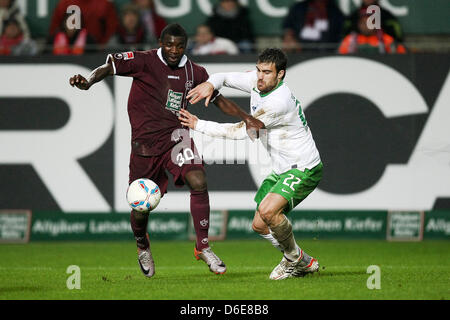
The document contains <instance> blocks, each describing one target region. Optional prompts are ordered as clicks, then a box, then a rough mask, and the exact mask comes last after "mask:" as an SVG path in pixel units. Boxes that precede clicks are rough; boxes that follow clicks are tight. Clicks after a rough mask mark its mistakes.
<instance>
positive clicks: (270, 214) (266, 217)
mask: <svg viewBox="0 0 450 320" xmlns="http://www.w3.org/2000/svg"><path fill="white" fill-rule="evenodd" d="M258 212H259V215H260V217H261V219H262V220H263V221H264V222H265V223H266V225H268V226H270V225H271V222H272V220H273V218H274V216H275V214H276V212H275V211H274V210H273V209H272V208H271V207H270V206H266V205H264V203H261V204H260V206H259V208H258Z"/></svg>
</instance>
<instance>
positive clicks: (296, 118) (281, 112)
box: [195, 70, 320, 174]
mask: <svg viewBox="0 0 450 320" xmlns="http://www.w3.org/2000/svg"><path fill="white" fill-rule="evenodd" d="M208 82H210V83H212V84H213V86H214V88H215V89H217V90H218V89H220V88H221V87H222V86H226V87H230V88H235V89H239V90H242V91H245V92H248V93H250V94H251V99H250V108H251V110H250V112H251V115H252V116H253V117H255V118H256V119H258V120H260V121H262V122H263V123H264V124H265V127H266V129H267V131H266V133H267V135H266V136H265V137H262V138H261V142H262V144H263V145H264V147H265V148H266V150H267V152H268V153H269V156H270V158H271V160H272V169H273V171H274V172H275V173H276V174H281V173H284V172H286V171H288V170H290V169H292V168H298V169H300V170H302V171H304V170H305V169H312V168H313V167H315V166H316V165H318V164H319V163H320V155H319V151H318V150H317V148H316V144H315V142H314V139H313V137H312V134H311V130H310V128H309V127H308V124H307V122H306V118H305V115H304V113H303V111H302V108H301V107H300V102H299V101H298V100H297V99H296V98H295V96H294V95H293V94H292V92H291V90H290V89H289V88H288V86H287V85H286V84H285V83H284V82H283V81H281V82H280V83H279V85H278V86H277V87H276V88H274V89H273V90H272V91H270V92H268V93H265V94H262V93H260V92H259V90H258V89H257V86H256V83H257V76H256V70H255V71H253V72H230V73H216V74H213V75H211V76H210V78H209V79H208ZM195 130H197V131H200V132H203V133H204V134H207V135H209V136H214V137H224V138H229V139H245V138H246V137H247V132H246V128H245V124H244V122H240V123H234V124H232V123H217V122H213V121H205V120H199V121H198V122H197V125H196V127H195Z"/></svg>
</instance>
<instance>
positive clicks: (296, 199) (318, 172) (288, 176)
mask: <svg viewBox="0 0 450 320" xmlns="http://www.w3.org/2000/svg"><path fill="white" fill-rule="evenodd" d="M322 169H323V165H322V163H320V164H318V165H317V166H315V167H314V168H312V169H305V170H304V171H301V170H298V169H292V170H289V171H287V172H285V173H283V174H281V175H280V180H279V181H278V183H277V184H276V185H274V186H273V188H272V189H271V192H273V193H277V194H279V195H280V196H282V197H283V198H285V199H286V200H287V206H286V210H285V213H288V212H290V211H291V210H292V209H294V208H295V207H296V206H297V205H298V204H299V203H301V202H302V201H303V200H305V199H306V197H308V195H309V194H310V193H311V192H313V191H314V190H315V189H316V187H317V186H318V184H319V182H320V180H321V179H322Z"/></svg>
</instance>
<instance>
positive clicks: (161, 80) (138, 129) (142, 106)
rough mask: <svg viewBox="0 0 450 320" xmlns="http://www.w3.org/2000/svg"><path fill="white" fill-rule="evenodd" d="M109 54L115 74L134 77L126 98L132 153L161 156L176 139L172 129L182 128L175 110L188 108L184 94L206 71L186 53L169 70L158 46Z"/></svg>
mask: <svg viewBox="0 0 450 320" xmlns="http://www.w3.org/2000/svg"><path fill="white" fill-rule="evenodd" d="M111 57H113V59H112V61H113V67H114V74H115V75H119V76H126V77H133V84H132V85H131V90H130V94H129V97H128V116H129V118H130V124H131V130H132V131H131V139H132V150H133V152H135V153H137V154H140V155H144V156H157V155H161V154H162V153H164V152H165V151H167V150H168V149H170V148H171V147H172V146H173V145H175V144H176V143H178V142H179V141H178V140H177V139H173V138H172V133H173V132H174V130H176V129H179V128H182V126H181V124H180V121H179V120H178V111H179V110H180V109H181V108H187V105H188V101H187V99H186V95H187V93H188V92H189V90H190V89H192V88H194V87H195V86H197V85H198V84H200V83H202V82H205V81H206V80H207V79H208V73H207V72H206V70H205V68H203V67H201V66H199V65H197V64H195V63H193V62H192V61H191V60H189V59H188V58H187V57H186V56H183V58H182V59H181V61H180V63H179V65H178V67H177V68H175V69H171V68H170V67H169V66H168V65H167V64H166V62H165V61H164V59H163V57H162V55H161V49H158V50H156V49H154V50H149V51H137V52H124V53H116V54H113V55H108V58H107V61H109V60H110V59H111ZM217 94H218V93H217V92H215V95H217ZM215 95H214V97H215Z"/></svg>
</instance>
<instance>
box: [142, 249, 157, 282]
mask: <svg viewBox="0 0 450 320" xmlns="http://www.w3.org/2000/svg"><path fill="white" fill-rule="evenodd" d="M138 263H139V267H141V271H142V273H143V274H144V276H146V277H148V278H151V277H153V275H154V274H155V262H154V261H153V257H152V252H151V251H150V248H147V249H145V250H142V249H139V248H138Z"/></svg>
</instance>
